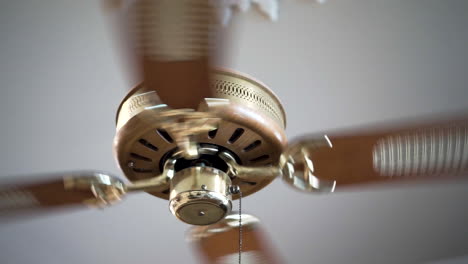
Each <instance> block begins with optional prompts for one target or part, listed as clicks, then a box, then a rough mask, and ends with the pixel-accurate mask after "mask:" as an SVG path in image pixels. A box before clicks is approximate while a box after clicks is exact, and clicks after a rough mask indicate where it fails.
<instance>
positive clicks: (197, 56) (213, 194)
mask: <svg viewBox="0 0 468 264" xmlns="http://www.w3.org/2000/svg"><path fill="white" fill-rule="evenodd" d="M195 3H196V4H195ZM195 3H188V2H187V1H179V2H177V1H162V2H160V4H161V5H166V6H160V7H157V6H152V5H151V4H150V3H149V1H141V3H140V4H142V5H143V4H148V6H144V8H143V9H141V10H140V11H141V13H137V14H138V17H139V18H140V19H141V21H142V22H144V23H143V25H146V26H143V25H142V26H141V27H138V28H140V29H142V33H143V34H142V36H145V40H142V41H140V42H139V43H142V46H143V53H142V54H143V56H141V59H142V60H141V66H142V67H141V68H142V72H143V75H144V76H145V77H144V80H145V83H144V84H142V85H140V86H138V87H137V88H135V89H134V90H132V91H131V92H130V93H129V95H128V96H127V97H126V98H125V99H124V100H123V102H122V104H121V107H120V108H119V111H118V117H117V134H116V138H115V154H116V158H117V160H118V163H119V166H120V167H121V169H122V170H123V172H124V173H125V175H126V176H127V177H128V178H129V179H130V180H131V181H132V184H130V185H126V184H124V183H123V182H122V181H120V180H118V179H116V178H114V177H112V176H111V175H108V174H106V173H99V172H91V173H77V174H67V175H66V177H65V178H64V179H62V178H59V179H57V180H56V181H51V182H49V183H40V184H36V185H24V186H20V187H15V188H8V189H6V188H5V189H4V191H3V192H2V205H3V204H4V205H5V208H9V209H14V208H19V207H29V206H31V205H34V206H37V207H53V206H63V205H72V204H81V203H86V204H91V205H96V206H104V205H107V204H111V203H113V202H114V201H117V200H119V199H120V198H121V197H122V196H123V195H124V194H125V193H127V192H134V191H141V190H143V191H147V192H149V193H151V194H154V195H155V196H158V197H161V198H166V199H170V208H171V209H172V211H173V213H174V214H175V215H176V216H177V217H178V218H180V219H181V220H183V221H185V222H187V223H190V224H198V225H206V224H212V223H219V224H225V223H231V226H232V225H234V224H233V223H232V221H231V222H228V220H229V219H231V220H232V217H231V218H228V219H227V220H225V221H221V222H220V220H221V219H223V218H224V217H225V216H226V215H227V214H228V213H229V211H230V209H231V206H232V205H231V200H233V199H237V198H238V197H239V194H238V193H237V191H238V190H237V189H236V188H230V187H235V186H239V189H240V190H241V191H242V194H243V195H244V196H247V195H250V194H253V193H255V192H257V191H258V190H260V189H262V188H263V187H265V186H266V185H268V184H269V183H270V182H271V181H272V180H273V179H275V178H276V177H278V176H279V177H282V178H283V179H284V180H285V181H286V182H287V183H290V184H292V185H293V186H294V187H297V188H300V189H302V190H307V191H322V192H330V191H334V190H335V189H337V190H339V189H340V188H341V187H348V186H349V187H352V186H361V185H362V184H365V183H375V182H381V183H385V182H391V181H399V180H407V181H413V180H414V181H417V180H425V179H441V178H446V177H457V176H464V175H466V171H467V168H468V167H467V166H468V165H467V160H468V158H467V151H468V139H467V135H468V132H467V126H468V125H467V121H466V119H463V118H458V117H454V118H453V120H450V121H442V122H440V123H437V122H434V121H432V122H430V123H428V124H426V125H423V126H416V125H410V126H408V127H406V128H405V127H401V126H400V127H399V128H392V129H389V130H386V131H377V132H366V133H363V134H352V133H347V134H345V135H337V136H333V135H327V136H319V137H312V138H305V139H300V140H296V141H295V142H293V143H291V144H287V143H286V137H285V135H284V127H285V113H284V110H283V109H282V107H281V104H280V102H279V100H278V99H277V98H276V97H275V96H274V95H273V94H272V93H271V91H269V90H268V88H267V87H266V86H265V85H264V84H262V83H260V82H258V81H255V80H253V79H252V78H250V77H247V76H245V75H243V74H239V73H235V72H232V71H228V70H221V69H211V67H210V60H211V56H209V54H211V53H210V50H211V49H212V47H211V46H210V44H209V41H210V38H209V37H208V35H209V34H208V33H210V32H212V31H211V26H210V25H212V24H211V23H212V22H211V20H208V19H206V18H207V17H209V16H208V15H207V14H211V12H212V11H211V8H210V6H209V5H207V4H206V2H205V1H199V2H195ZM179 4H180V5H179ZM158 10H167V12H160V13H158ZM169 10H170V11H171V12H181V14H174V13H171V12H169ZM143 12H144V13H143ZM156 14H158V15H159V16H155V15H156ZM192 15H193V16H192ZM174 17H183V18H185V17H187V20H183V21H185V23H181V24H180V25H178V26H180V27H181V29H180V31H178V29H174V28H172V26H174V25H172V24H171V23H172V21H173V18H174ZM159 18H160V19H161V20H155V21H159V23H156V24H155V25H156V26H157V27H156V28H151V27H148V24H150V23H148V24H146V22H148V21H151V20H152V19H159ZM205 19H206V20H205ZM165 21H168V23H169V24H164V23H165ZM158 25H161V26H160V27H159V26H158ZM153 30H154V31H153ZM187 32H190V33H187ZM151 36H153V37H151ZM169 40H172V41H169ZM185 44H187V45H185ZM154 47H156V48H154ZM177 89H178V90H177ZM190 109H195V110H196V111H194V110H190ZM246 218H248V217H246ZM228 226H229V225H228ZM234 227H235V225H234ZM209 229H212V230H213V229H214V230H216V229H215V228H213V226H210V228H209ZM209 229H204V231H203V233H202V234H207V232H208V231H207V230H209ZM198 230H200V231H201V230H203V229H198ZM218 230H219V229H218ZM223 230H224V229H223ZM198 237H199V238H200V239H203V238H206V237H208V238H210V236H203V235H200V236H198ZM246 241H249V239H248V238H247V237H246ZM270 263H271V262H270Z"/></svg>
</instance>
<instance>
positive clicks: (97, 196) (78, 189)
mask: <svg viewBox="0 0 468 264" xmlns="http://www.w3.org/2000/svg"><path fill="white" fill-rule="evenodd" d="M48 178H49V180H45V181H41V182H36V183H21V184H19V183H15V184H12V183H9V184H2V185H0V215H2V216H8V215H12V214H16V213H21V212H25V211H31V210H32V211H37V210H38V209H53V208H63V207H73V206H79V205H89V206H103V205H107V204H110V203H113V202H115V201H117V200H120V199H121V197H122V196H123V194H124V193H125V185H124V184H123V183H122V182H121V181H120V180H119V179H117V178H115V177H112V176H109V175H108V174H104V173H100V172H79V173H65V174H60V175H59V174H57V175H55V176H53V177H48Z"/></svg>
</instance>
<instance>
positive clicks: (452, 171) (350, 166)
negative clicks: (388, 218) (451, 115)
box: [284, 117, 468, 191]
mask: <svg viewBox="0 0 468 264" xmlns="http://www.w3.org/2000/svg"><path fill="white" fill-rule="evenodd" d="M288 151H289V153H290V156H289V160H290V162H289V165H288V166H289V169H288V166H285V169H284V171H285V172H286V173H285V175H284V179H285V180H286V181H287V182H288V183H291V184H292V185H294V186H296V187H299V188H301V189H304V190H309V191H312V190H323V191H332V190H333V189H334V187H335V186H336V188H338V189H339V188H341V187H343V186H354V185H360V184H367V183H377V182H380V183H385V182H413V181H414V182H417V181H428V180H442V179H453V178H462V177H468V118H466V117H465V118H459V119H456V120H452V121H440V122H435V121H432V122H430V123H426V124H422V125H412V124H408V125H406V126H402V125H401V124H400V125H399V126H398V128H392V129H387V130H386V131H382V129H379V130H377V131H374V132H362V130H361V132H359V133H347V134H342V135H339V134H337V135H327V136H320V137H310V138H303V139H300V140H298V141H296V142H295V143H293V144H292V145H291V146H290V147H289V150H288Z"/></svg>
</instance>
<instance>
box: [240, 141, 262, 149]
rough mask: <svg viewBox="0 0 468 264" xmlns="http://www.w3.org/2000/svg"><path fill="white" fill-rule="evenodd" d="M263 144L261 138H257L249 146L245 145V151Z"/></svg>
mask: <svg viewBox="0 0 468 264" xmlns="http://www.w3.org/2000/svg"><path fill="white" fill-rule="evenodd" d="M261 144H262V141H260V140H255V141H254V142H253V143H252V144H250V145H248V146H247V147H245V148H244V149H243V151H244V152H249V151H251V150H253V149H255V148H256V147H258V146H260V145H261Z"/></svg>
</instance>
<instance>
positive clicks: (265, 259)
mask: <svg viewBox="0 0 468 264" xmlns="http://www.w3.org/2000/svg"><path fill="white" fill-rule="evenodd" d="M242 234H243V235H242V256H241V258H242V263H244V262H245V263H252V264H267V263H268V264H278V263H283V261H281V260H280V259H279V257H278V254H277V253H275V252H274V251H273V248H272V246H271V243H269V241H268V239H267V236H266V233H265V232H264V231H263V230H262V228H261V226H260V223H259V220H258V219H257V218H255V217H254V216H251V215H248V214H242ZM189 239H190V240H191V241H192V243H193V245H194V248H195V250H196V251H197V252H198V253H200V255H201V257H202V259H203V262H202V263H207V264H218V263H237V261H238V258H239V215H238V214H231V215H229V216H227V217H226V218H225V219H223V220H221V221H220V222H218V223H216V224H213V225H209V226H197V227H192V228H191V230H190V231H189Z"/></svg>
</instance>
